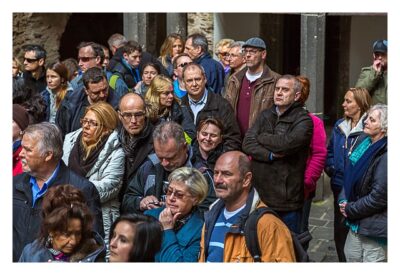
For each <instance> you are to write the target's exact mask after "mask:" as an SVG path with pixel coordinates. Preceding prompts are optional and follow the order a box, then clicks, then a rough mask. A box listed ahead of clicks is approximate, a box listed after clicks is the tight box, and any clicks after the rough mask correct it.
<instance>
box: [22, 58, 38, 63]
mask: <svg viewBox="0 0 400 275" xmlns="http://www.w3.org/2000/svg"><path fill="white" fill-rule="evenodd" d="M24 60H25V61H27V62H28V63H33V62H36V61H38V60H39V59H38V58H24Z"/></svg>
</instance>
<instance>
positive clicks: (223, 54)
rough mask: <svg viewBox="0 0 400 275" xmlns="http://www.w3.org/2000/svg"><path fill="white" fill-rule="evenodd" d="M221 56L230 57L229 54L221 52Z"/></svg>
mask: <svg viewBox="0 0 400 275" xmlns="http://www.w3.org/2000/svg"><path fill="white" fill-rule="evenodd" d="M219 54H220V55H221V56H223V57H227V56H229V53H228V52H221V53H219Z"/></svg>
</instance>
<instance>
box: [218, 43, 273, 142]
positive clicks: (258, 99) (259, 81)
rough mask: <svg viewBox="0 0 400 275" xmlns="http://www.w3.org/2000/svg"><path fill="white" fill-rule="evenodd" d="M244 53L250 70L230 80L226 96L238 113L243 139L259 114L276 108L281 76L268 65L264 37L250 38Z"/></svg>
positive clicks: (245, 44) (243, 70)
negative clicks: (276, 89) (277, 86)
mask: <svg viewBox="0 0 400 275" xmlns="http://www.w3.org/2000/svg"><path fill="white" fill-rule="evenodd" d="M242 51H243V54H244V57H245V60H246V67H245V68H243V69H242V70H240V71H239V72H237V73H236V74H234V75H232V76H231V77H230V78H229V80H228V85H227V87H226V89H225V95H224V97H225V98H226V99H227V100H228V101H229V103H230V104H231V105H232V107H233V109H234V110H235V116H236V119H237V122H238V124H239V127H240V132H241V136H242V138H243V137H244V135H245V134H246V132H247V130H248V129H249V127H251V126H252V125H253V124H254V121H255V120H256V118H257V116H258V114H259V113H260V112H261V111H262V110H264V109H267V108H269V107H271V106H272V104H273V97H274V87H275V83H276V80H277V78H278V77H279V76H280V75H279V74H277V73H276V72H274V71H272V70H271V69H270V68H269V67H268V66H267V64H266V63H265V61H266V58H267V47H266V45H265V42H264V41H263V40H262V39H261V38H259V37H253V38H250V39H248V40H247V41H246V42H245V43H244V45H243V46H242Z"/></svg>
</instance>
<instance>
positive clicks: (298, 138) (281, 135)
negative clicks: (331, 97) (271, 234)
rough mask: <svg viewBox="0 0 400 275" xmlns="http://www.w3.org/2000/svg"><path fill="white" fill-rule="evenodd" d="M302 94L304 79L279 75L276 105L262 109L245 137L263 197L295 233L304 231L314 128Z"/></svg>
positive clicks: (254, 173) (244, 141)
mask: <svg viewBox="0 0 400 275" xmlns="http://www.w3.org/2000/svg"><path fill="white" fill-rule="evenodd" d="M300 95H301V83H300V82H299V81H298V80H297V79H296V78H295V77H294V76H292V75H284V76H282V77H281V78H279V79H278V81H277V83H276V86H275V92H274V105H273V107H271V108H269V109H266V110H264V111H263V112H261V114H260V115H259V116H258V118H257V119H256V122H255V123H254V125H253V126H252V127H251V128H250V129H249V130H248V132H247V134H246V135H245V137H244V140H243V151H244V152H245V153H246V154H248V155H250V156H251V157H252V160H253V175H254V181H253V182H254V186H255V188H256V190H257V191H258V193H259V194H260V198H261V200H262V201H263V202H264V203H265V204H267V205H268V206H269V207H271V208H272V209H274V210H275V211H276V212H277V213H278V214H279V215H280V216H281V217H282V219H283V221H284V222H285V223H286V225H287V226H288V227H289V228H290V229H291V230H292V231H294V232H296V233H301V232H300V231H301V229H300V222H301V214H302V207H303V203H304V171H305V168H306V161H307V157H308V150H309V147H310V141H311V137H312V132H313V123H312V120H311V118H310V117H309V116H308V114H307V111H306V110H305V109H303V105H302V104H301V103H300V102H298V101H299V98H300Z"/></svg>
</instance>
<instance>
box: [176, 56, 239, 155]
mask: <svg viewBox="0 0 400 275" xmlns="http://www.w3.org/2000/svg"><path fill="white" fill-rule="evenodd" d="M182 75H183V81H184V83H185V87H186V90H187V95H185V96H184V97H183V98H182V105H185V106H187V108H188V110H189V113H190V116H191V119H192V120H193V124H194V125H195V126H196V127H197V125H198V124H199V122H200V121H201V120H203V119H206V118H208V117H215V118H218V119H219V120H220V121H221V122H222V124H223V125H224V132H223V133H222V136H223V150H224V151H230V150H240V149H241V144H242V139H241V138H240V130H239V126H238V124H237V122H236V119H235V116H234V113H233V109H232V106H231V105H230V104H229V102H228V101H227V100H226V99H225V98H223V97H222V96H221V95H219V94H215V93H212V92H209V90H208V88H206V83H207V79H206V75H205V72H204V70H203V67H201V66H200V65H199V64H196V63H190V64H188V65H186V66H185V67H184V69H183V72H182Z"/></svg>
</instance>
